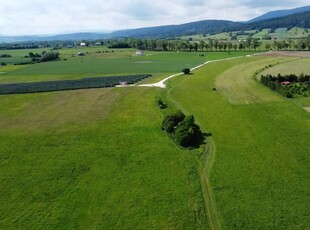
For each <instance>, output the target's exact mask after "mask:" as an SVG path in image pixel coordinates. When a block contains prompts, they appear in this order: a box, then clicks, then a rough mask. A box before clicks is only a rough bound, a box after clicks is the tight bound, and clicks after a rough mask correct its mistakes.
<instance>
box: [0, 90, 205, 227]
mask: <svg viewBox="0 0 310 230" xmlns="http://www.w3.org/2000/svg"><path fill="white" fill-rule="evenodd" d="M158 92H159V89H149V88H146V89H144V88H126V89H98V90H96V89H93V90H78V91H69V92H68V91H64V92H54V93H41V94H27V95H11V96H1V97H0V127H1V128H0V148H1V152H0V159H1V160H0V166H1V167H0V183H1V186H0V203H1V206H0V228H1V229H102V228H105V229H112V228H116V229H142V228H155V229H163V228H173V229H184V228H186V229H190V228H195V229H204V228H205V227H206V218H205V214H204V207H203V201H202V195H201V189H200V185H199V176H198V170H197V169H198V166H197V163H196V153H198V150H197V151H185V150H181V149H179V148H178V147H176V146H175V145H174V144H173V143H172V142H171V140H170V139H169V138H168V137H167V136H166V135H164V134H163V132H162V131H161V130H160V123H161V120H162V114H161V112H160V111H159V109H158V108H157V107H156V106H155V103H154V98H155V96H156V95H158Z"/></svg>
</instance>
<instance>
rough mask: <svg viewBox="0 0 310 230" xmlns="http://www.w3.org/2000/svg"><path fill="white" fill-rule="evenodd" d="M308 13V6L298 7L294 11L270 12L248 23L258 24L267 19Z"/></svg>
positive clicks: (309, 7) (309, 9)
mask: <svg viewBox="0 0 310 230" xmlns="http://www.w3.org/2000/svg"><path fill="white" fill-rule="evenodd" d="M307 11H310V6H303V7H298V8H294V9H289V10H276V11H270V12H268V13H266V14H263V15H261V16H259V17H256V18H253V19H251V20H249V21H248V22H249V23H251V22H258V21H263V20H267V19H273V18H280V17H285V16H289V15H292V14H299V13H304V12H307Z"/></svg>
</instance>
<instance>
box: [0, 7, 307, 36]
mask: <svg viewBox="0 0 310 230" xmlns="http://www.w3.org/2000/svg"><path fill="white" fill-rule="evenodd" d="M307 9H309V10H308V11H306V10H307ZM300 11H306V12H302V13H294V14H292V13H293V12H300ZM279 12H280V13H279ZM283 12H286V13H283ZM288 13H289V15H286V16H282V17H279V15H283V14H288ZM276 16H277V17H276ZM268 17H269V18H268ZM270 17H273V18H270ZM263 18H267V19H263ZM292 27H300V28H307V29H310V6H306V7H301V8H296V9H293V10H288V12H287V11H285V10H284V11H274V12H270V13H267V14H265V15H262V16H261V17H258V18H255V19H253V20H251V21H249V22H233V21H227V20H203V21H197V22H190V23H185V24H181V25H167V26H157V27H147V28H139V29H130V30H121V31H115V32H112V33H73V34H62V35H55V36H19V37H9V36H0V42H23V41H59V40H66V41H78V40H97V39H109V38H129V37H135V38H171V37H179V36H184V35H195V34H218V33H222V32H230V31H242V30H261V29H277V28H292Z"/></svg>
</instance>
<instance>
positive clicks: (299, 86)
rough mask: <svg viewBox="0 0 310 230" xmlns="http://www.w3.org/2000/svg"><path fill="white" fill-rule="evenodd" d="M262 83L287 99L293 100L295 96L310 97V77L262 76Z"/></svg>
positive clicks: (302, 75)
mask: <svg viewBox="0 0 310 230" xmlns="http://www.w3.org/2000/svg"><path fill="white" fill-rule="evenodd" d="M260 82H261V83H262V84H263V85H265V86H267V87H268V88H270V89H271V90H273V91H275V92H277V93H279V94H281V95H282V96H284V97H287V98H293V97H294V95H302V96H304V97H309V96H310V75H305V74H300V75H299V76H297V75H295V74H289V75H281V74H278V75H277V76H272V75H270V74H267V75H262V76H261V78H260Z"/></svg>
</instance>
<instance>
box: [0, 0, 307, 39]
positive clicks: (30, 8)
mask: <svg viewBox="0 0 310 230" xmlns="http://www.w3.org/2000/svg"><path fill="white" fill-rule="evenodd" d="M307 1H308V0H307ZM307 1H305V0H295V1H294V0H283V1H270V0H231V1H227V0H156V1H149V0H114V1H112V0H110V1H100V0H87V1H85V0H83V1H82V0H58V1H57V0H39V1H38V0H0V34H8V35H17V34H55V33H70V32H79V31H107V30H108V31H112V30H119V29H127V28H138V27H148V26H157V25H167V24H180V23H185V22H191V21H197V20H204V19H226V20H236V21H241V20H248V19H251V18H254V17H256V16H259V15H260V14H262V13H265V12H267V11H270V10H275V9H283V8H294V7H298V6H302V5H307Z"/></svg>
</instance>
